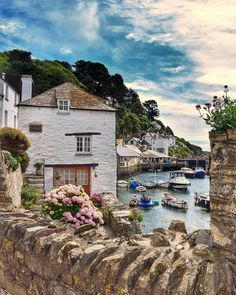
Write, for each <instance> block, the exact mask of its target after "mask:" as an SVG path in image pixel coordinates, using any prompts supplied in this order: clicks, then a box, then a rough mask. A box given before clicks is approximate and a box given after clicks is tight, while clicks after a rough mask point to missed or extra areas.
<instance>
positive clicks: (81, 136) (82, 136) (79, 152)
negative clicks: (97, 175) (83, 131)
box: [75, 135, 93, 155]
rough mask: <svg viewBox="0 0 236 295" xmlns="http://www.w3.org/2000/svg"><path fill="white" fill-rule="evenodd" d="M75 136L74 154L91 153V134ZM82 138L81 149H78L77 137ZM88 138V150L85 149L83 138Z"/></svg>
mask: <svg viewBox="0 0 236 295" xmlns="http://www.w3.org/2000/svg"><path fill="white" fill-rule="evenodd" d="M75 138H76V150H75V151H76V154H78V155H91V154H92V146H93V145H92V136H91V135H78V136H76V137H75ZM79 138H82V151H79V150H78V139H79ZM86 138H89V140H90V144H89V147H90V149H89V151H85V139H86Z"/></svg>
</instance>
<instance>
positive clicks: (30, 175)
mask: <svg viewBox="0 0 236 295" xmlns="http://www.w3.org/2000/svg"><path fill="white" fill-rule="evenodd" d="M25 178H33V179H43V175H36V174H25Z"/></svg>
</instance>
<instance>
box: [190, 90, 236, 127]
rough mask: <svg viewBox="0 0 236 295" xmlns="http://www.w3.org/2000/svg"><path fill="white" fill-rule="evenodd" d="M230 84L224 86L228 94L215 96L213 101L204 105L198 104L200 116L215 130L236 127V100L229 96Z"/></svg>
mask: <svg viewBox="0 0 236 295" xmlns="http://www.w3.org/2000/svg"><path fill="white" fill-rule="evenodd" d="M228 91H229V89H228V85H225V86H224V92H225V94H226V95H223V96H222V97H217V96H214V97H213V102H212V104H211V103H205V104H204V105H203V106H201V105H199V104H198V105H196V109H197V110H198V111H199V114H200V116H201V117H202V118H203V119H204V121H205V122H206V124H207V125H209V126H211V127H212V130H213V131H217V132H224V131H226V130H227V129H230V128H236V100H232V99H230V97H228V96H227V93H228Z"/></svg>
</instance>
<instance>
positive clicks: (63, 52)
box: [60, 47, 73, 55]
mask: <svg viewBox="0 0 236 295" xmlns="http://www.w3.org/2000/svg"><path fill="white" fill-rule="evenodd" d="M60 52H61V53H62V54H65V55H66V54H71V53H72V52H73V50H72V49H71V48H69V47H62V48H61V49H60Z"/></svg>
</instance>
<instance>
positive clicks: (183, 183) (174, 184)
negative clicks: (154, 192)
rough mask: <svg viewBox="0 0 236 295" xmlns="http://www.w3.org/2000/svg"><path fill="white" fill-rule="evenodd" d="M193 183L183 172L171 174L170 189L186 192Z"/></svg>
mask: <svg viewBox="0 0 236 295" xmlns="http://www.w3.org/2000/svg"><path fill="white" fill-rule="evenodd" d="M190 185H191V182H190V181H189V180H188V179H187V178H186V177H185V175H184V172H183V171H174V172H171V173H170V179H169V187H170V188H172V189H173V188H174V189H181V190H186V189H187V188H188V186H190Z"/></svg>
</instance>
